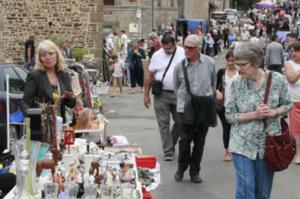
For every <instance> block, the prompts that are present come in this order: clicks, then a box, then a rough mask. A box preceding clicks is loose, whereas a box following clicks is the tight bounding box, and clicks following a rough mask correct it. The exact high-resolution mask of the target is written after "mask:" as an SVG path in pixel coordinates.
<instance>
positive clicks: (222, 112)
mask: <svg viewBox="0 0 300 199" xmlns="http://www.w3.org/2000/svg"><path fill="white" fill-rule="evenodd" d="M217 114H218V116H219V118H220V120H221V123H222V127H223V144H224V149H228V145H229V138H230V128H231V124H229V123H228V122H227V120H226V118H225V108H223V109H222V110H220V111H217Z"/></svg>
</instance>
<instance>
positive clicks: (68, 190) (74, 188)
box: [64, 183, 78, 199]
mask: <svg viewBox="0 0 300 199" xmlns="http://www.w3.org/2000/svg"><path fill="white" fill-rule="evenodd" d="M64 192H65V196H66V199H76V196H77V192H78V184H76V183H66V184H64Z"/></svg>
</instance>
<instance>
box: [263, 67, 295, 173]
mask: <svg viewBox="0 0 300 199" xmlns="http://www.w3.org/2000/svg"><path fill="white" fill-rule="evenodd" d="M271 81H272V72H269V74H268V79H267V85H266V92H265V96H264V103H265V104H267V103H268V98H269V93H270V87H271ZM264 127H265V129H266V127H267V123H266V121H265V120H264ZM295 154H296V141H295V139H294V138H293V137H292V136H291V134H290V132H289V126H288V124H287V123H286V121H285V120H284V119H282V118H281V134H280V135H270V134H268V132H266V142H265V159H266V162H267V167H268V169H269V170H270V171H282V170H284V169H286V168H287V167H288V166H289V165H290V163H291V162H292V161H293V158H294V156H295Z"/></svg>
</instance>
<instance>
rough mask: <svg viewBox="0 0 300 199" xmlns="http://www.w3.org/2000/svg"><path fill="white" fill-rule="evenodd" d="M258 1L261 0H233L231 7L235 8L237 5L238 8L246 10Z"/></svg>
mask: <svg viewBox="0 0 300 199" xmlns="http://www.w3.org/2000/svg"><path fill="white" fill-rule="evenodd" d="M257 2H260V0H231V7H232V8H235V6H237V10H245V11H246V10H248V9H249V8H251V6H254V4H255V3H257Z"/></svg>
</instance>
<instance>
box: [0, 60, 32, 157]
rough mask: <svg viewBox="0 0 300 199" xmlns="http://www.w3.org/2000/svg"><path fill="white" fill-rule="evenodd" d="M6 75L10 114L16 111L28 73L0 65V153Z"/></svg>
mask: <svg viewBox="0 0 300 199" xmlns="http://www.w3.org/2000/svg"><path fill="white" fill-rule="evenodd" d="M6 74H8V75H9V87H10V88H9V91H10V93H9V98H10V100H9V107H10V113H14V112H16V111H17V110H18V107H19V106H20V102H21V100H22V97H23V92H24V89H25V82H26V77H27V74H28V71H27V70H25V69H23V68H21V67H19V66H18V65H16V64H6V63H5V64H1V63H0V153H1V152H2V151H3V150H4V149H5V148H6V128H7V125H6Z"/></svg>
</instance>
